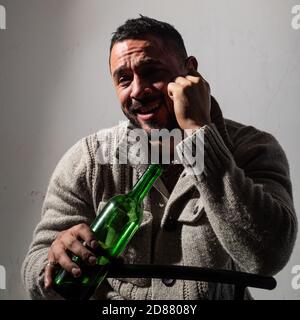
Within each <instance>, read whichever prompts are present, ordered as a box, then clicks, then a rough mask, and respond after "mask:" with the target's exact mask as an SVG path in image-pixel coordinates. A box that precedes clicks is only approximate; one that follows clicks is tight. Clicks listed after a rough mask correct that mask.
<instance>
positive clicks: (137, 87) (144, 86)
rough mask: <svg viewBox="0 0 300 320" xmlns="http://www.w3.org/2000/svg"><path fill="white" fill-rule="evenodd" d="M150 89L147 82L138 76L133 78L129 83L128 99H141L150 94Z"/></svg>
mask: <svg viewBox="0 0 300 320" xmlns="http://www.w3.org/2000/svg"><path fill="white" fill-rule="evenodd" d="M151 92H152V89H151V86H150V84H149V82H148V81H147V80H146V79H143V78H141V77H139V76H135V77H134V79H133V81H132V83H131V93H130V97H131V98H132V99H136V100H139V99H143V98H144V97H145V96H148V95H149V94H151Z"/></svg>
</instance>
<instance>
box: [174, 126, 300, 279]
mask: <svg viewBox="0 0 300 320" xmlns="http://www.w3.org/2000/svg"><path fill="white" fill-rule="evenodd" d="M203 137H204V139H203ZM189 139H193V141H194V143H196V145H197V147H196V150H197V151H198V152H203V153H204V165H203V164H202V167H201V168H198V170H196V172H197V173H196V174H195V176H196V181H197V182H196V184H197V188H198V189H199V192H200V195H201V197H202V200H203V203H204V209H205V212H206V214H207V217H208V219H209V222H210V224H211V226H212V228H213V230H214V232H215V234H216V236H217V237H218V239H219V241H220V243H221V244H222V245H223V247H224V249H225V250H226V251H227V252H228V254H229V255H230V256H231V258H232V259H233V260H234V261H235V262H236V264H237V265H238V266H239V267H240V268H241V269H242V270H244V271H246V272H251V273H258V274H264V275H274V274H276V273H277V272H278V271H280V270H281V269H282V268H283V267H284V266H285V264H286V263H287V261H288V259H289V257H290V255H291V252H292V249H293V246H294V242H295V238H296V233H297V220H296V214H295V210H294V205H293V197H292V187H291V181H290V176H289V166H288V162H287V159H286V156H285V153H284V151H283V150H282V148H281V146H280V145H279V143H278V142H277V141H276V139H275V138H274V137H273V136H272V135H270V134H268V133H265V132H261V131H258V130H256V129H254V128H253V127H243V128H241V129H238V130H237V132H236V134H235V136H234V137H233V145H234V148H233V150H232V151H229V149H228V148H227V146H226V145H225V143H224V141H223V139H222V137H221V135H220V134H219V132H218V130H217V128H216V127H215V125H210V126H204V127H202V128H201V129H199V130H198V131H196V132H195V133H194V134H193V135H192V136H189V137H188V138H186V140H189ZM186 142H187V141H185V140H184V141H183V142H182V143H181V144H180V145H179V146H178V147H177V149H178V151H180V150H182V145H183V144H184V143H186ZM186 145H191V144H189V143H187V144H186ZM187 149H188V148H187ZM190 152H192V150H190ZM188 154H189V152H186V155H188ZM200 157H201V155H200ZM189 159H191V157H189V156H185V157H184V158H183V163H184V165H185V166H188V167H189V169H190V168H191V167H193V164H192V163H190V161H189ZM196 163H197V162H196ZM200 163H201V162H200Z"/></svg>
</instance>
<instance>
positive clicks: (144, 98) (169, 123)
mask: <svg viewBox="0 0 300 320" xmlns="http://www.w3.org/2000/svg"><path fill="white" fill-rule="evenodd" d="M110 69H111V74H112V77H113V82H114V86H115V88H116V92H117V96H118V98H119V100H120V103H121V107H122V110H123V112H124V114H125V115H126V117H127V118H128V119H129V120H131V122H133V123H134V124H135V125H137V126H138V127H140V128H142V129H145V130H147V131H149V129H152V128H157V129H162V128H166V129H169V130H172V129H174V128H178V127H179V126H178V123H177V120H176V117H175V113H174V107H173V101H172V100H171V99H170V97H169V95H168V90H167V87H168V83H169V82H170V81H173V80H174V79H175V78H176V77H177V76H179V75H183V74H184V73H185V67H184V63H183V61H180V60H179V58H178V57H177V56H176V55H175V54H174V53H172V52H171V49H170V48H169V47H167V46H166V45H164V43H163V42H162V40H161V39H159V38H157V37H154V36H148V37H146V38H145V39H144V40H124V41H121V42H117V43H116V44H115V45H114V46H113V48H112V51H111V58H110Z"/></svg>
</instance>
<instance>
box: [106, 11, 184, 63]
mask: <svg viewBox="0 0 300 320" xmlns="http://www.w3.org/2000/svg"><path fill="white" fill-rule="evenodd" d="M147 35H153V36H156V37H158V38H160V39H162V40H163V41H164V42H165V43H166V45H168V46H169V47H170V49H172V50H174V53H175V54H176V55H177V56H178V57H179V58H181V59H183V60H185V59H186V58H187V52H186V49H185V45H184V41H183V39H182V37H181V35H180V33H179V32H178V31H177V30H176V29H175V28H174V27H173V26H172V25H170V24H169V23H166V22H162V21H158V20H155V19H152V18H149V17H145V16H143V15H140V18H136V19H129V20H127V21H126V22H125V23H124V24H123V25H121V26H119V27H118V29H117V30H116V32H114V33H113V36H112V39H111V43H110V53H111V50H112V47H113V46H114V44H115V43H116V42H121V41H124V40H127V39H144V38H145V36H147Z"/></svg>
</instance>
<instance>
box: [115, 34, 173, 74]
mask: <svg viewBox="0 0 300 320" xmlns="http://www.w3.org/2000/svg"><path fill="white" fill-rule="evenodd" d="M149 58H150V59H151V60H153V61H159V62H160V63H164V62H167V61H169V62H170V59H171V60H174V59H176V58H175V55H174V54H173V53H172V52H171V51H170V49H168V47H167V46H166V45H164V44H163V41H162V40H161V39H159V38H156V37H151V36H149V37H147V38H145V39H143V40H140V39H127V40H124V41H120V42H117V43H115V45H114V46H113V48H112V50H111V57H110V67H111V71H113V70H114V69H116V68H118V67H120V66H123V65H128V64H130V65H131V66H132V65H134V64H138V63H139V61H142V60H148V59H149Z"/></svg>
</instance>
